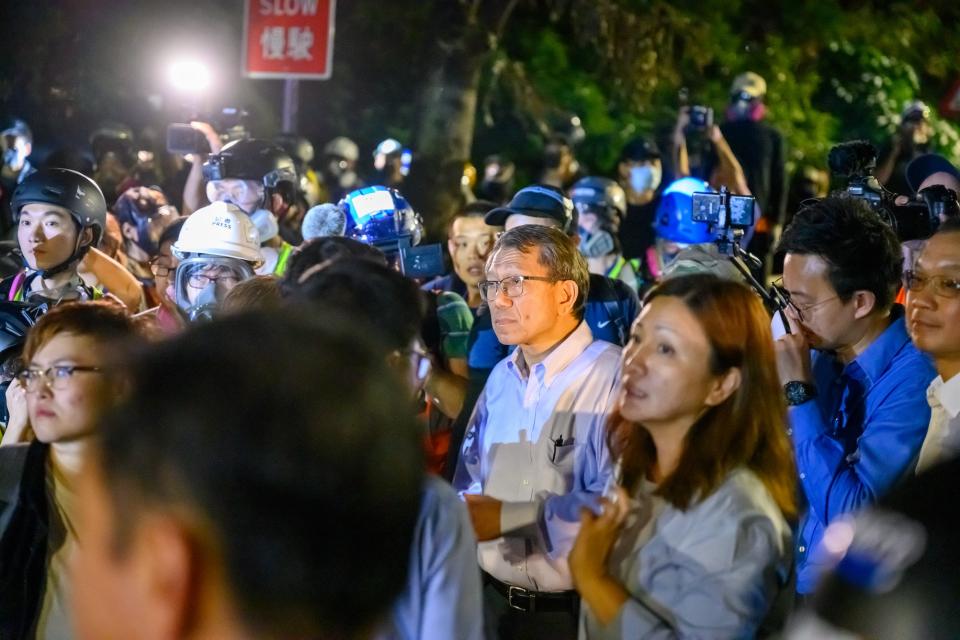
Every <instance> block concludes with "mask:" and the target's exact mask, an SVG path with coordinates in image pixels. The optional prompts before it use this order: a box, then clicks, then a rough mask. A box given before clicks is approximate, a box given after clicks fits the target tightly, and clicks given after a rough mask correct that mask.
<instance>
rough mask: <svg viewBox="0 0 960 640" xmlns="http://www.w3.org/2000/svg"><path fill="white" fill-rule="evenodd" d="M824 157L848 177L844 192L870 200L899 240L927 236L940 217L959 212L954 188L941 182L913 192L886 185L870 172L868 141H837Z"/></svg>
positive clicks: (872, 160)
mask: <svg viewBox="0 0 960 640" xmlns="http://www.w3.org/2000/svg"><path fill="white" fill-rule="evenodd" d="M827 161H828V163H829V165H830V171H831V172H833V173H834V174H835V175H838V176H842V177H844V178H847V188H846V192H847V194H848V195H850V196H852V197H854V198H860V199H862V200H863V201H865V202H866V203H867V204H869V205H870V208H871V209H873V210H874V211H875V212H876V213H877V214H878V215H879V216H880V217H881V219H883V221H884V222H886V223H887V224H888V225H890V226H891V227H892V228H893V230H894V231H895V232H896V233H897V237H899V238H900V240H901V242H906V241H908V240H921V239H924V238H929V237H930V236H931V235H933V233H934V232H935V231H936V230H937V228H938V227H939V226H940V222H941V221H942V220H945V219H946V218H952V217H957V216H958V215H960V205H958V203H957V194H956V192H954V191H953V190H952V189H947V188H946V187H943V186H941V185H934V186H931V187H927V188H926V189H921V190H920V192H919V193H917V195H916V196H905V195H898V194H895V193H893V192H892V191H889V190H888V189H885V188H884V187H883V186H882V185H881V184H880V182H879V181H878V180H877V179H876V178H875V177H874V175H873V172H874V169H875V168H876V166H877V150H876V148H875V147H874V146H873V145H872V144H870V143H869V142H866V141H864V140H854V141H852V142H843V143H841V144H838V145H837V146H835V147H833V148H832V149H830V155H829V157H828V159H827Z"/></svg>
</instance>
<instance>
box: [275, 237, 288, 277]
mask: <svg viewBox="0 0 960 640" xmlns="http://www.w3.org/2000/svg"><path fill="white" fill-rule="evenodd" d="M292 253H293V245H292V244H290V243H289V242H284V243H283V246H282V247H280V251H279V253H278V254H277V266H275V267H274V268H273V275H275V276H278V277H279V276H282V275H283V274H285V273H286V272H287V263H288V262H289V261H290V255H291V254H292Z"/></svg>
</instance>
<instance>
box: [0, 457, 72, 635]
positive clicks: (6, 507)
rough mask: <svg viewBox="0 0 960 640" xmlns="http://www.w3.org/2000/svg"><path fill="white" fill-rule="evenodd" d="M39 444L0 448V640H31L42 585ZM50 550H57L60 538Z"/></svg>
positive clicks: (46, 537) (43, 492) (46, 535)
mask: <svg viewBox="0 0 960 640" xmlns="http://www.w3.org/2000/svg"><path fill="white" fill-rule="evenodd" d="M48 451H49V448H48V446H47V445H45V444H43V443H41V442H33V443H31V444H18V445H11V446H6V447H0V640H21V639H28V638H33V637H34V633H35V627H36V624H37V619H38V617H39V616H40V607H41V605H42V603H43V593H44V588H45V586H46V580H47V560H48V558H47V549H48V546H49V545H48V542H50V536H51V535H54V534H53V533H52V532H54V531H61V532H62V531H63V529H62V527H51V522H50V508H49V502H48V499H47V456H48ZM55 535H58V537H60V539H59V540H57V541H56V543H55V544H54V545H53V548H59V546H60V545H62V544H63V542H64V540H63V539H62V536H63V534H62V533H60V534H55Z"/></svg>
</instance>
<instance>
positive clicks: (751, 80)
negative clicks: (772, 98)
mask: <svg viewBox="0 0 960 640" xmlns="http://www.w3.org/2000/svg"><path fill="white" fill-rule="evenodd" d="M740 94H745V95H746V96H747V97H748V98H762V97H763V96H765V95H767V81H766V80H764V79H763V76H761V75H760V74H758V73H754V72H753V71H747V72H746V73H741V74H740V75H738V76H737V77H736V78H734V79H733V84H731V85H730V95H732V96H737V95H740Z"/></svg>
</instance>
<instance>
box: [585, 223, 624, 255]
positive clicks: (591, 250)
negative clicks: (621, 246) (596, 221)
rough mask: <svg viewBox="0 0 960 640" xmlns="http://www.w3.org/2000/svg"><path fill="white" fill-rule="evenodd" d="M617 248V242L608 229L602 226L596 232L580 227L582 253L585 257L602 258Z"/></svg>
mask: <svg viewBox="0 0 960 640" xmlns="http://www.w3.org/2000/svg"><path fill="white" fill-rule="evenodd" d="M616 250H617V243H616V241H615V240H614V239H613V234H612V233H610V232H609V231H608V230H606V229H604V228H602V227H601V228H599V229H597V230H596V232H594V233H587V232H586V231H584V229H583V227H581V228H580V253H581V254H582V255H583V257H584V258H601V257H603V256H608V255H610V254H611V253H614V252H615V251H616Z"/></svg>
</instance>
